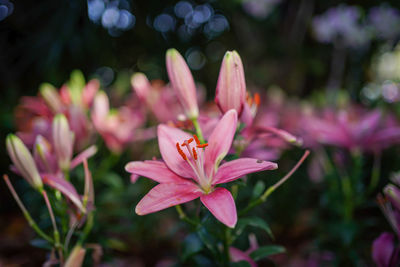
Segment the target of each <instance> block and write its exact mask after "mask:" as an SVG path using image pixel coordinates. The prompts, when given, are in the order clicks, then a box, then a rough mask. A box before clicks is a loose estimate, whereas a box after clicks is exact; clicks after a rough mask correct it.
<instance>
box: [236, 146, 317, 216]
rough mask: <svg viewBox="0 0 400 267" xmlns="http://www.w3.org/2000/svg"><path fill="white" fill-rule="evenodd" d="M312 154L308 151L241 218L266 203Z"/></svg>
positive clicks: (242, 213)
mask: <svg viewBox="0 0 400 267" xmlns="http://www.w3.org/2000/svg"><path fill="white" fill-rule="evenodd" d="M309 154H310V151H308V150H306V152H304V154H303V156H302V157H301V159H300V160H299V161H298V162H297V163H296V165H295V166H294V167H293V168H292V169H291V170H290V171H289V172H288V173H287V174H286V175H285V176H284V177H283V178H282V179H280V180H279V181H278V182H277V183H275V184H274V185H272V186H270V187H268V188H267V190H265V192H264V193H263V194H262V195H261V196H260V197H259V198H257V199H255V200H253V201H251V202H250V203H249V204H248V205H247V207H246V208H244V209H243V210H242V211H241V212H240V213H239V216H243V215H245V214H246V213H247V212H249V211H250V210H252V209H253V208H254V207H256V206H258V205H260V204H261V203H263V202H265V201H266V200H267V198H268V197H269V195H271V194H272V193H273V192H274V191H275V190H276V189H277V188H278V187H279V186H281V185H282V184H283V183H284V182H286V180H287V179H289V178H290V177H291V176H292V175H293V173H294V172H295V171H296V170H297V169H298V168H299V167H300V165H301V164H302V163H303V162H304V160H305V159H306V158H307V157H308V155H309Z"/></svg>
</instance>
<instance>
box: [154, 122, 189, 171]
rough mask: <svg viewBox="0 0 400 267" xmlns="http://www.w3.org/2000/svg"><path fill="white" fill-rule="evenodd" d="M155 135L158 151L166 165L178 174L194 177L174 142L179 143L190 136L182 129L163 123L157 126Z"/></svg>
mask: <svg viewBox="0 0 400 267" xmlns="http://www.w3.org/2000/svg"><path fill="white" fill-rule="evenodd" d="M157 135H158V146H159V148H160V153H161V156H162V158H163V160H164V162H165V163H166V164H167V166H168V167H169V168H170V169H171V170H172V171H173V172H175V173H176V174H178V175H179V176H183V177H186V178H194V177H195V174H194V172H193V170H192V168H191V167H190V165H189V164H188V163H187V162H186V161H185V160H184V159H183V158H182V156H181V155H180V154H179V152H178V150H177V149H176V143H179V144H181V143H183V141H185V140H187V139H190V138H191V136H190V135H189V134H188V133H185V132H184V131H182V130H179V129H177V128H173V127H170V126H166V125H163V124H161V125H159V126H158V128H157Z"/></svg>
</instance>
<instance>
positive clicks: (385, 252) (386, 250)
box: [372, 232, 395, 267]
mask: <svg viewBox="0 0 400 267" xmlns="http://www.w3.org/2000/svg"><path fill="white" fill-rule="evenodd" d="M394 249H395V248H394V235H393V234H391V233H387V232H384V233H382V234H381V235H380V236H379V237H378V238H376V239H375V240H374V242H373V243H372V259H373V260H374V262H375V264H376V265H377V266H378V267H386V266H390V259H391V258H392V255H393V251H394Z"/></svg>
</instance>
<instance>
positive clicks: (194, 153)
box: [192, 147, 197, 160]
mask: <svg viewBox="0 0 400 267" xmlns="http://www.w3.org/2000/svg"><path fill="white" fill-rule="evenodd" d="M192 151H193V157H194V160H197V152H196V149H194V147H192Z"/></svg>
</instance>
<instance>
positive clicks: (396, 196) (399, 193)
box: [383, 184, 400, 210]
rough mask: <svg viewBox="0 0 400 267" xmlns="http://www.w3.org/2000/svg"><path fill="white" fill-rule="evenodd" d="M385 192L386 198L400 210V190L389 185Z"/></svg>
mask: <svg viewBox="0 0 400 267" xmlns="http://www.w3.org/2000/svg"><path fill="white" fill-rule="evenodd" d="M383 192H384V193H385V196H386V197H387V198H388V199H389V200H390V202H391V203H392V205H393V206H394V207H395V208H396V209H398V210H400V190H399V189H398V188H397V187H396V186H394V185H392V184H389V185H387V186H385V188H384V189H383Z"/></svg>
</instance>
